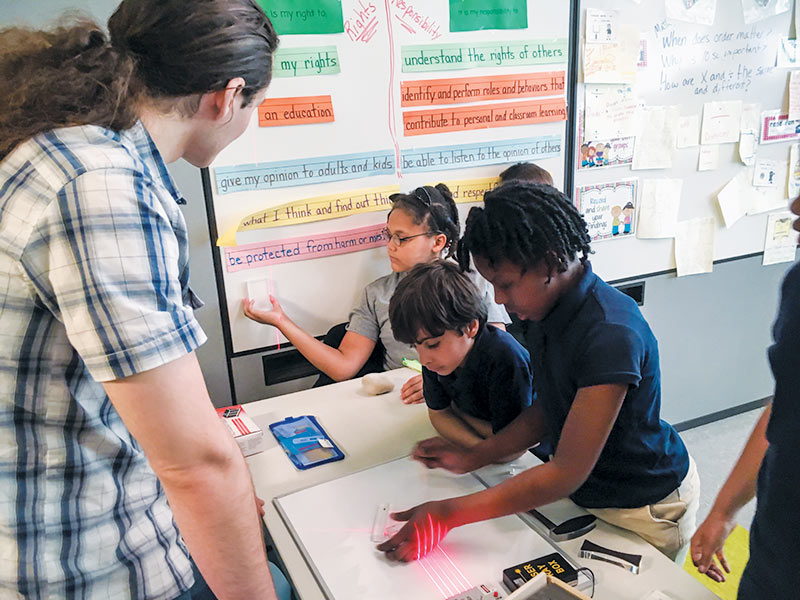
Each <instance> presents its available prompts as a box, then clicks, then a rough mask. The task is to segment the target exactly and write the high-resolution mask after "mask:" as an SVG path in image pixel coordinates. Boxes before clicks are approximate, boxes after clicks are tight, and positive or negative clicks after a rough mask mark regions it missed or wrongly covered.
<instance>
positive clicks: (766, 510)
mask: <svg viewBox="0 0 800 600" xmlns="http://www.w3.org/2000/svg"><path fill="white" fill-rule="evenodd" d="M798 474H800V458H798V456H797V455H796V452H795V451H794V449H793V448H788V449H781V448H779V447H776V446H775V445H774V444H771V445H770V447H769V449H768V450H767V453H766V455H765V456H764V461H763V462H762V463H761V469H760V470H759V472H758V493H757V495H756V514H755V517H754V518H753V525H752V527H751V528H750V560H749V561H748V562H747V566H746V567H745V569H744V573H743V574H742V580H741V583H740V584H739V595H738V598H739V600H772V599H773V598H774V599H776V600H784V599H785V600H788V599H789V598H797V597H798V594H800V571H798V569H797V556H798V554H800V514H799V513H798V506H800V491H799V490H800V485H798V479H799V478H798Z"/></svg>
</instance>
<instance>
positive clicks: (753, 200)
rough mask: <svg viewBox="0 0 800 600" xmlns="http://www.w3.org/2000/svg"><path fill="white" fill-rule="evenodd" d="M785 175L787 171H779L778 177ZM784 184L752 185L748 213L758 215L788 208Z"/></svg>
mask: <svg viewBox="0 0 800 600" xmlns="http://www.w3.org/2000/svg"><path fill="white" fill-rule="evenodd" d="M781 176H783V177H785V176H786V174H785V173H779V175H778V177H781ZM784 191H785V190H784V189H783V186H776V187H752V188H751V189H750V205H749V206H748V208H747V214H748V215H757V214H760V213H765V212H770V211H772V210H777V209H779V208H786V207H787V206H788V204H789V201H788V200H787V199H786V196H785V195H784V193H783V192H784Z"/></svg>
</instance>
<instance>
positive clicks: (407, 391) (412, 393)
mask: <svg viewBox="0 0 800 600" xmlns="http://www.w3.org/2000/svg"><path fill="white" fill-rule="evenodd" d="M400 398H401V399H402V400H403V404H420V403H422V402H425V396H423V395H422V375H414V377H412V378H411V379H409V380H408V381H406V382H405V383H404V384H403V387H402V389H401V390H400Z"/></svg>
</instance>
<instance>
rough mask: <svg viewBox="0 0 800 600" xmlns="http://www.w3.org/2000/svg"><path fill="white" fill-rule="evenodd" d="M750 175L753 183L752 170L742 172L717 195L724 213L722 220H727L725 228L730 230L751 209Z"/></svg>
mask: <svg viewBox="0 0 800 600" xmlns="http://www.w3.org/2000/svg"><path fill="white" fill-rule="evenodd" d="M748 174H749V175H750V181H752V170H749V169H748V170H745V171H742V172H740V173H739V174H738V175H736V177H734V178H733V179H731V180H730V181H729V182H728V183H727V184H726V185H725V187H724V188H722V190H721V191H720V192H719V194H717V202H718V203H719V209H720V211H722V218H723V219H724V220H725V227H727V228H728V229H730V228H731V227H732V226H733V224H734V223H736V221H738V220H739V219H741V218H742V217H743V216H745V215H746V214H747V209H748V208H749V207H750V199H749V190H748V188H749V187H751V186H750V185H749V181H748V178H747V176H748Z"/></svg>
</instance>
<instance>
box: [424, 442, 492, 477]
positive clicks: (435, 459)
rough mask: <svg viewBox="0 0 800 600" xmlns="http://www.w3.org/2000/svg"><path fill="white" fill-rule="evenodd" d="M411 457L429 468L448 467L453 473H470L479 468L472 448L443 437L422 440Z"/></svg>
mask: <svg viewBox="0 0 800 600" xmlns="http://www.w3.org/2000/svg"><path fill="white" fill-rule="evenodd" d="M411 457H412V458H413V459H414V460H418V461H419V462H421V463H422V464H423V465H425V466H426V467H428V468H429V469H446V470H448V471H450V472H451V473H459V474H461V473H469V472H470V471H474V470H475V469H477V468H478V466H479V465H477V463H476V461H475V456H474V452H473V449H472V448H462V447H460V446H456V445H455V444H453V443H452V442H449V441H447V440H446V439H444V438H441V437H433V438H428V439H427V440H422V441H421V442H419V443H418V444H417V445H416V446H414V450H412V451H411Z"/></svg>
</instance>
